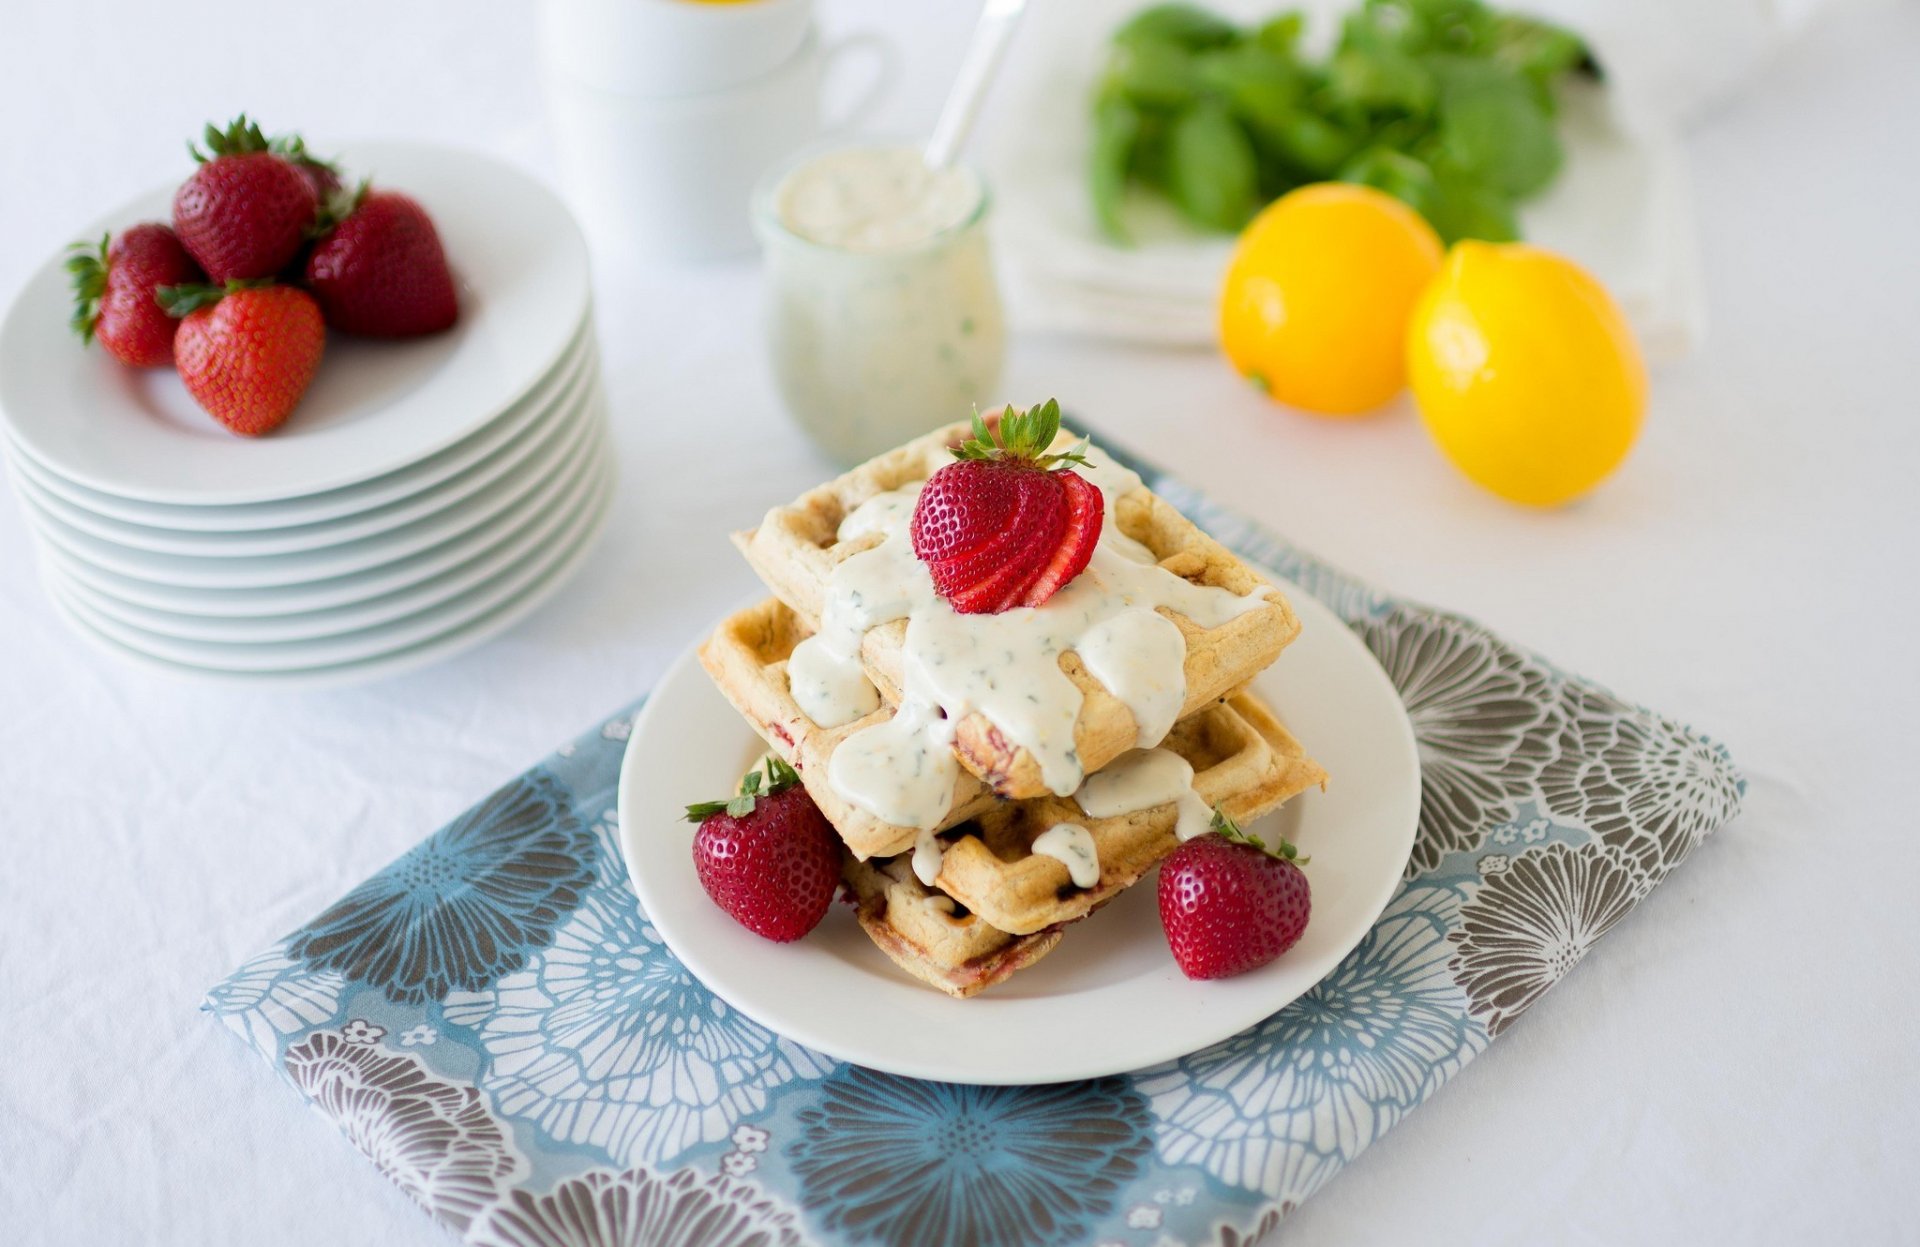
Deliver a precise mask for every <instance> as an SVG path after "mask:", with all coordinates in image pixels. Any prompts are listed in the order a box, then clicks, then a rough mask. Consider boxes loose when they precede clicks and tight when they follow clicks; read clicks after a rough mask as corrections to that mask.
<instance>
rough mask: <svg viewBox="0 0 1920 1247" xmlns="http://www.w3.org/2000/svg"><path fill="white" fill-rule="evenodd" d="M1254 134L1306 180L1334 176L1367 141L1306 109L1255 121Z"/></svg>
mask: <svg viewBox="0 0 1920 1247" xmlns="http://www.w3.org/2000/svg"><path fill="white" fill-rule="evenodd" d="M1254 133H1255V134H1257V135H1258V136H1259V138H1260V140H1261V143H1262V145H1263V146H1265V147H1266V148H1268V149H1269V150H1271V151H1272V152H1273V153H1274V155H1275V156H1276V157H1277V158H1278V159H1280V160H1283V161H1285V162H1286V163H1287V164H1288V165H1289V166H1291V167H1292V168H1293V170H1294V171H1295V172H1297V173H1299V174H1300V175H1301V176H1302V178H1303V180H1307V181H1312V180H1315V179H1319V178H1330V177H1332V176H1333V175H1334V173H1335V172H1337V171H1338V170H1339V168H1340V166H1341V165H1343V164H1345V163H1347V161H1349V160H1351V159H1352V158H1353V155H1354V153H1355V152H1357V151H1359V150H1360V148H1361V146H1362V144H1363V143H1364V142H1365V141H1366V140H1365V138H1364V136H1362V135H1358V134H1355V133H1353V132H1352V131H1350V130H1347V129H1346V128H1345V127H1343V126H1340V125H1338V124H1336V123H1334V122H1332V121H1329V120H1327V119H1326V118H1325V117H1321V116H1318V115H1316V114H1314V113H1312V112H1309V111H1307V110H1305V109H1293V110H1290V111H1289V112H1288V113H1287V114H1286V115H1285V116H1284V117H1281V118H1278V119H1277V120H1275V121H1272V122H1269V121H1267V120H1264V119H1263V120H1261V121H1259V122H1258V123H1256V124H1255V126H1254Z"/></svg>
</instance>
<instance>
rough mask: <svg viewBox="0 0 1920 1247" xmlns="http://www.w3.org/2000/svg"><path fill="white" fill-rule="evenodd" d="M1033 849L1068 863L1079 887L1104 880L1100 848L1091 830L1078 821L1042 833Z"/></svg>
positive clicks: (1070, 873) (1070, 876)
mask: <svg viewBox="0 0 1920 1247" xmlns="http://www.w3.org/2000/svg"><path fill="white" fill-rule="evenodd" d="M1033 851H1034V852H1035V853H1038V854H1039V855H1040V856H1042V857H1051V858H1052V859H1053V860H1054V861H1056V862H1059V863H1060V864H1061V865H1063V866H1065V867H1066V868H1067V876H1068V877H1069V878H1071V879H1072V880H1073V886H1074V887H1076V888H1090V887H1092V886H1094V885H1095V884H1096V883H1099V882H1100V856H1099V851H1098V850H1097V849H1096V848H1095V847H1094V843H1093V837H1092V836H1090V835H1088V834H1087V829H1086V828H1085V827H1082V826H1080V825H1078V824H1077V823H1060V824H1058V825H1056V826H1053V827H1049V828H1048V829H1047V830H1045V831H1043V832H1041V833H1040V834H1039V835H1038V836H1036V837H1035V838H1034V841H1033Z"/></svg>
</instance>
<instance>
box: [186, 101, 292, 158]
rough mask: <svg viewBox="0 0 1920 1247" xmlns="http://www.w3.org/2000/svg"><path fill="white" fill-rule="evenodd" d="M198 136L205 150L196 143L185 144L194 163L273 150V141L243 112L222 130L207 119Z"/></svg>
mask: <svg viewBox="0 0 1920 1247" xmlns="http://www.w3.org/2000/svg"><path fill="white" fill-rule="evenodd" d="M200 137H201V142H204V143H205V144H206V145H207V150H206V151H205V152H202V151H201V150H200V147H199V145H198V144H196V143H188V144H187V151H188V152H189V153H191V154H192V156H193V160H194V163H195V164H206V163H207V162H208V161H209V160H216V159H218V158H219V157H221V156H244V155H246V154H248V153H249V152H265V151H272V150H273V143H272V142H271V141H269V140H268V138H267V136H266V135H265V134H263V133H261V131H260V127H259V125H258V124H257V123H255V122H252V121H248V120H247V115H246V114H245V113H241V114H240V115H239V116H238V117H235V118H234V119H233V120H232V121H229V122H228V123H227V128H226V129H224V130H222V129H220V128H218V127H217V126H215V125H214V124H213V123H212V122H211V121H209V122H208V123H207V128H206V130H205V131H204V132H203V133H202V134H201V136H200Z"/></svg>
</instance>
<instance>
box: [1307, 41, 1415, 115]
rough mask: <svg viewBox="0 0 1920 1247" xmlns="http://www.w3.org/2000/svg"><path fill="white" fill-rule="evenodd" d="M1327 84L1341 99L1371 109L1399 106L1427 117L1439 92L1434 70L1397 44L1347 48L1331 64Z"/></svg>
mask: <svg viewBox="0 0 1920 1247" xmlns="http://www.w3.org/2000/svg"><path fill="white" fill-rule="evenodd" d="M1327 85H1328V86H1329V88H1330V89H1331V90H1332V91H1333V92H1334V94H1335V95H1336V96H1337V97H1338V98H1339V99H1341V100H1343V101H1345V102H1347V103H1349V104H1352V105H1355V106H1356V107H1358V108H1361V109H1364V110H1367V111H1370V112H1385V111H1389V110H1399V111H1402V112H1407V113H1411V114H1413V115H1415V116H1421V117H1424V116H1426V115H1428V114H1429V113H1431V112H1432V111H1433V105H1434V99H1435V97H1436V95H1437V94H1438V88H1437V87H1436V86H1435V83H1434V79H1433V72H1432V71H1431V70H1429V69H1428V68H1427V67H1426V66H1425V65H1423V64H1421V63H1420V62H1419V61H1418V60H1416V59H1415V58H1413V57H1411V56H1408V55H1407V54H1406V53H1404V52H1401V51H1400V50H1398V49H1397V48H1388V47H1378V48H1371V49H1362V48H1357V47H1354V48H1344V49H1342V50H1341V51H1339V52H1336V53H1335V54H1334V57H1333V63H1332V64H1331V65H1330V66H1329V67H1328V74H1327Z"/></svg>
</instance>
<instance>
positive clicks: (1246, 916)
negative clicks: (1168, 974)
mask: <svg viewBox="0 0 1920 1247" xmlns="http://www.w3.org/2000/svg"><path fill="white" fill-rule="evenodd" d="M1306 860H1307V859H1306V858H1304V857H1300V856H1299V855H1298V854H1297V852H1296V851H1295V850H1294V847H1293V846H1292V845H1291V844H1288V843H1287V842H1286V841H1284V840H1282V841H1281V842H1280V845H1279V847H1278V848H1272V849H1270V848H1268V847H1267V846H1266V845H1265V844H1264V843H1262V842H1261V840H1260V838H1259V837H1258V836H1249V835H1248V834H1247V833H1246V832H1244V831H1241V830H1240V828H1239V827H1237V826H1235V825H1234V822H1233V820H1232V819H1231V818H1229V817H1227V813H1226V811H1225V810H1221V809H1215V810H1214V814H1213V832H1212V833H1210V834H1208V835H1204V836H1199V837H1196V838H1194V839H1192V840H1189V841H1187V842H1186V843H1185V844H1183V845H1181V846H1180V847H1179V848H1177V849H1175V850H1174V851H1173V852H1172V853H1170V854H1168V856H1167V860H1166V861H1164V862H1162V863H1160V925H1161V926H1162V927H1163V928H1165V930H1166V933H1167V946H1168V947H1170V948H1171V949H1173V959H1174V960H1175V961H1177V962H1179V963H1180V972H1181V973H1182V974H1184V975H1186V976H1187V977H1188V978H1190V979H1224V978H1228V977H1230V976H1232V975H1235V974H1244V973H1246V972H1247V971H1248V970H1251V969H1254V968H1255V967H1257V966H1263V965H1266V964H1267V963H1268V962H1269V961H1272V960H1273V959H1274V958H1275V957H1278V956H1279V955H1280V954H1281V953H1284V952H1286V951H1287V950H1288V949H1289V948H1292V947H1293V946H1294V944H1295V943H1296V942H1297V941H1298V940H1299V939H1300V933H1301V932H1303V931H1305V930H1306V929H1307V915H1308V913H1309V912H1310V910H1311V909H1312V894H1311V891H1310V889H1309V888H1308V886H1307V877H1306V875H1305V874H1303V873H1301V870H1300V866H1299V864H1298V863H1302V862H1305V861H1306Z"/></svg>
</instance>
